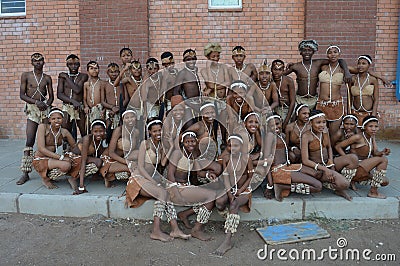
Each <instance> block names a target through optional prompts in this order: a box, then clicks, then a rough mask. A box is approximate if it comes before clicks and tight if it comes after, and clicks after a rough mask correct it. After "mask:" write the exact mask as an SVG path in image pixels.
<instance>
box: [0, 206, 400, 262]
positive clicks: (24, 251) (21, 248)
mask: <svg viewBox="0 0 400 266" xmlns="http://www.w3.org/2000/svg"><path fill="white" fill-rule="evenodd" d="M312 220H313V221H315V222H317V223H318V224H319V225H320V226H321V227H322V228H324V229H326V230H327V231H328V232H329V233H330V234H331V237H330V238H327V239H321V240H314V241H306V242H299V243H294V244H285V245H278V246H268V252H270V250H271V249H272V248H275V249H276V250H278V249H285V250H286V251H287V253H286V254H282V256H284V257H285V256H286V258H287V259H288V260H287V261H282V260H279V258H278V257H277V254H276V253H274V254H273V257H272V261H271V259H269V258H267V259H265V260H260V259H259V258H258V256H257V253H258V251H259V250H260V249H264V242H263V240H262V239H261V238H260V237H259V235H258V234H257V232H256V231H255V230H254V229H255V228H258V227H261V226H263V225H264V226H265V225H267V223H268V222H267V221H258V222H243V223H241V225H240V226H239V231H238V233H237V234H235V236H234V243H235V246H234V247H233V249H232V250H230V251H228V253H227V254H225V256H224V257H222V258H221V257H216V256H213V255H210V253H211V252H212V251H213V250H215V249H216V248H217V247H218V245H219V243H220V242H221V241H222V240H223V237H224V234H223V230H222V229H223V228H222V227H223V223H218V222H212V223H210V224H208V225H207V226H206V231H207V232H208V233H210V234H212V235H213V236H214V239H213V240H211V241H208V242H202V241H199V240H197V239H190V240H187V241H185V240H180V239H175V240H173V241H171V242H169V243H161V242H159V241H154V240H150V238H149V234H150V231H151V227H152V225H151V223H150V222H146V221H135V220H132V219H130V220H127V219H118V220H115V219H108V218H105V217H102V216H92V217H88V218H62V217H44V216H34V215H22V214H4V213H3V214H0V235H1V237H0V243H1V245H0V265H18V264H21V265H71V264H74V265H267V264H268V265H399V261H400V251H399V247H400V245H399V244H400V238H399V231H400V220H364V221H359V220H342V221H334V220H328V219H312ZM275 223H283V222H282V221H275ZM181 227H183V226H182V225H181ZM163 229H164V230H165V231H167V230H168V229H169V227H168V225H167V224H166V223H164V224H163ZM186 232H187V231H186ZM341 237H342V238H343V237H344V238H345V239H346V241H347V247H346V248H351V249H356V248H358V249H359V250H360V254H362V253H361V252H362V251H363V250H365V249H370V250H371V253H368V254H366V257H369V258H371V259H373V258H375V255H376V254H385V256H386V260H391V261H384V262H383V261H379V262H378V261H372V260H371V261H369V262H368V261H366V260H365V259H363V258H362V257H360V260H359V261H357V260H346V258H345V257H344V256H343V257H342V259H340V257H339V258H337V259H330V258H329V257H328V254H327V253H325V254H324V259H323V260H322V261H312V260H307V259H308V258H307V254H306V260H302V259H301V256H300V258H299V260H294V259H291V258H290V257H288V253H289V252H290V251H291V250H292V249H296V250H298V251H299V252H300V254H301V253H302V251H304V249H314V250H316V252H317V257H318V256H320V253H321V250H322V249H324V248H325V249H328V248H329V247H332V248H336V249H338V246H337V239H338V238H341ZM343 250H344V251H345V248H343ZM263 254H264V253H263V252H261V253H259V255H260V256H262V255H263ZM291 254H295V253H291ZM337 254H339V253H337ZM390 254H394V256H395V257H396V258H394V257H393V255H390ZM338 256H339V255H338ZM360 256H362V255H360ZM332 258H334V256H333V257H332ZM381 258H383V256H381ZM394 259H397V262H396V261H393V260H394Z"/></svg>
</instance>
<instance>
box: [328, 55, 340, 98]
mask: <svg viewBox="0 0 400 266" xmlns="http://www.w3.org/2000/svg"><path fill="white" fill-rule="evenodd" d="M338 66H339V63H337V64H336V67H335V68H334V69H333V71H332V67H331V65H330V64H329V71H330V75H329V102H331V101H332V78H333V74H335V71H336V69H337V68H338Z"/></svg>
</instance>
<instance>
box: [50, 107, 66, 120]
mask: <svg viewBox="0 0 400 266" xmlns="http://www.w3.org/2000/svg"><path fill="white" fill-rule="evenodd" d="M54 113H59V114H61V116H62V117H64V113H63V112H62V111H61V110H58V109H55V110H52V111H50V113H49V115H48V116H47V117H48V118H50V116H51V115H52V114H54Z"/></svg>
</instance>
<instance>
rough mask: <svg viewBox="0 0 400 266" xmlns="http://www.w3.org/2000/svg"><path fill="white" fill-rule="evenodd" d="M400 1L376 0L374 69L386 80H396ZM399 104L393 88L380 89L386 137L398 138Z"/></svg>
mask: <svg viewBox="0 0 400 266" xmlns="http://www.w3.org/2000/svg"><path fill="white" fill-rule="evenodd" d="M399 16H400V1H398V0H378V10H377V22H376V54H375V69H376V71H377V72H378V73H381V74H382V75H383V76H384V77H385V78H386V79H389V80H395V79H396V62H397V55H398V51H397V45H398V29H399ZM399 107H400V104H399V102H398V100H397V98H396V95H395V88H383V87H382V88H381V89H380V107H379V111H380V112H381V114H382V117H383V120H384V123H385V131H386V132H387V133H386V135H387V136H394V137H396V138H400V132H399V131H398V130H397V129H396V128H398V127H399V126H400V108H399Z"/></svg>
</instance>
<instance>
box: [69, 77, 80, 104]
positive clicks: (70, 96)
mask: <svg viewBox="0 0 400 266" xmlns="http://www.w3.org/2000/svg"><path fill="white" fill-rule="evenodd" d="M79 74H80V73H79V72H78V73H77V74H71V73H69V72H68V77H69V78H71V77H74V80H73V81H72V82H73V83H74V84H75V82H76V79H77V78H78V76H79ZM72 93H73V90H72V89H71V92H70V94H69V98H70V99H72Z"/></svg>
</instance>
